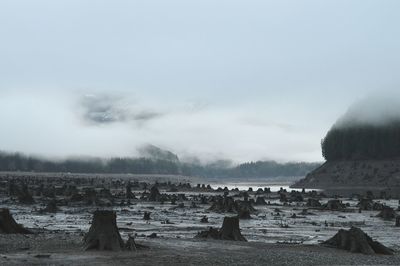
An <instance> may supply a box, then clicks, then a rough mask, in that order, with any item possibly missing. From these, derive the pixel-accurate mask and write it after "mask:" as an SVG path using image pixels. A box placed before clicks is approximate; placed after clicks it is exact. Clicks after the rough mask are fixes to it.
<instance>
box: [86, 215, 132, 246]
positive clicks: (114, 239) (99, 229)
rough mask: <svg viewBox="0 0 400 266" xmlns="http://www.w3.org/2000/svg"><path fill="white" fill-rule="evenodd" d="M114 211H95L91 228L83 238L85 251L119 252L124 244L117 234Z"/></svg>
mask: <svg viewBox="0 0 400 266" xmlns="http://www.w3.org/2000/svg"><path fill="white" fill-rule="evenodd" d="M116 218H117V215H116V213H115V212H114V211H99V210H98V211H95V212H94V214H93V221H92V226H91V227H90V229H89V232H88V233H87V234H86V235H85V237H84V243H85V250H90V249H96V250H111V251H120V250H122V249H124V247H125V244H124V242H123V240H122V238H121V235H120V234H119V231H118V227H117V221H116Z"/></svg>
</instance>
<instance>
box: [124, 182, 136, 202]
mask: <svg viewBox="0 0 400 266" xmlns="http://www.w3.org/2000/svg"><path fill="white" fill-rule="evenodd" d="M125 194H126V198H127V199H135V198H136V197H135V194H133V193H132V184H131V182H128V184H127V185H126V193H125Z"/></svg>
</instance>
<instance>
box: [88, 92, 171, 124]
mask: <svg viewBox="0 0 400 266" xmlns="http://www.w3.org/2000/svg"><path fill="white" fill-rule="evenodd" d="M142 108H143V107H140V106H138V105H136V104H135V103H134V102H132V101H130V100H129V99H127V98H124V97H122V96H117V95H110V94H87V95H85V96H83V97H82V99H81V100H80V109H81V112H80V115H81V116H82V118H83V119H84V121H86V122H88V123H90V124H94V125H104V124H111V123H118V122H120V123H130V122H138V123H140V124H142V123H145V122H147V121H150V120H153V119H156V118H158V117H160V116H162V115H163V113H161V112H156V111H153V110H148V109H142Z"/></svg>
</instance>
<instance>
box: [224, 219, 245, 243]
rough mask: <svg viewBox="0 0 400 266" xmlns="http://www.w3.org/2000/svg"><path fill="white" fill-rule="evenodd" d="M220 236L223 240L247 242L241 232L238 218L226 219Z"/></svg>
mask: <svg viewBox="0 0 400 266" xmlns="http://www.w3.org/2000/svg"><path fill="white" fill-rule="evenodd" d="M220 234H221V239H223V240H235V241H247V240H246V238H244V236H242V233H241V232H240V228H239V218H238V217H225V218H224V222H223V224H222V227H221V229H220Z"/></svg>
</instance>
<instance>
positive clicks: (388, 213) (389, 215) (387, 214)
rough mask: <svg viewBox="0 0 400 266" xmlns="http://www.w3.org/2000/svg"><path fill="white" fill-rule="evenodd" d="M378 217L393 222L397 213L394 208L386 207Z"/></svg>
mask: <svg viewBox="0 0 400 266" xmlns="http://www.w3.org/2000/svg"><path fill="white" fill-rule="evenodd" d="M376 217H380V218H382V219H384V220H391V219H394V218H395V217H396V212H395V211H394V209H393V208H391V207H388V206H384V207H383V209H382V210H381V211H380V213H379V214H378V215H377V216H376Z"/></svg>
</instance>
